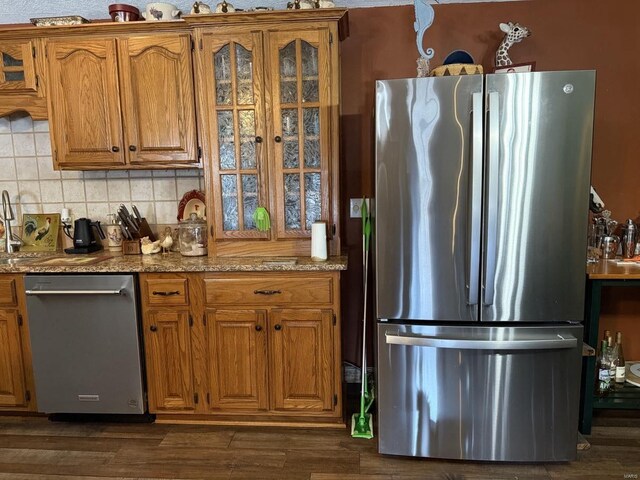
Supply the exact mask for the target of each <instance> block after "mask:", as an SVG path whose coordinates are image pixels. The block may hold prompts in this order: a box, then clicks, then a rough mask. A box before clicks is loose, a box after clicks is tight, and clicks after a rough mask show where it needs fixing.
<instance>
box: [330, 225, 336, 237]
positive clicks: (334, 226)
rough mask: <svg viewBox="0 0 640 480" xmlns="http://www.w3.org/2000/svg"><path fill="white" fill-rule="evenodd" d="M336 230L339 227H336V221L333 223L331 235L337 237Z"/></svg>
mask: <svg viewBox="0 0 640 480" xmlns="http://www.w3.org/2000/svg"><path fill="white" fill-rule="evenodd" d="M336 231H337V228H336V224H335V223H334V224H332V225H331V236H333V237H335V236H336Z"/></svg>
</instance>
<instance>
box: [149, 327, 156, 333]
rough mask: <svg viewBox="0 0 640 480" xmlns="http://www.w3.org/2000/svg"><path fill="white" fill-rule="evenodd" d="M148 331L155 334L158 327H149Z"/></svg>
mask: <svg viewBox="0 0 640 480" xmlns="http://www.w3.org/2000/svg"><path fill="white" fill-rule="evenodd" d="M149 330H151V331H152V332H155V331H156V330H158V327H156V326H155V325H151V326H150V327H149Z"/></svg>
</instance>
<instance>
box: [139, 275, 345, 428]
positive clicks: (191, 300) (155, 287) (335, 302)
mask: <svg viewBox="0 0 640 480" xmlns="http://www.w3.org/2000/svg"><path fill="white" fill-rule="evenodd" d="M141 285H142V297H143V316H144V322H143V323H144V339H145V348H146V359H147V362H146V363H147V376H148V380H147V382H148V386H149V408H150V411H151V412H152V413H156V414H157V415H158V420H159V421H163V420H164V421H203V422H207V421H208V422H233V423H288V424H290V423H301V424H302V423H307V424H309V423H318V424H328V423H331V424H340V423H342V404H341V395H340V389H341V379H340V334H339V332H340V325H339V312H340V304H339V273H337V272H286V273H281V272H280V273H260V274H255V273H215V274H214V273H210V274H186V275H184V274H175V275H174V274H142V275H141ZM180 285H182V286H183V288H178V287H179V286H180ZM182 292H184V294H183V293H182ZM180 296H182V298H183V300H179V297H180ZM184 414H190V415H191V416H190V417H185V416H184Z"/></svg>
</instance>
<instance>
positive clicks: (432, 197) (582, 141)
mask: <svg viewBox="0 0 640 480" xmlns="http://www.w3.org/2000/svg"><path fill="white" fill-rule="evenodd" d="M376 89H377V95H376V152H375V156H376V160H375V174H376V179H375V182H376V192H375V197H376V198H375V200H376V208H375V275H376V310H377V352H376V353H377V355H376V359H377V382H378V400H377V402H378V425H379V451H380V453H384V454H395V455H413V456H423V457H438V458H451V459H473V460H497V461H564V460H572V459H574V458H575V457H576V439H577V431H578V408H579V407H578V404H579V389H580V369H581V352H582V326H581V322H582V320H583V310H584V296H585V255H586V242H587V240H586V236H587V235H586V232H587V220H588V205H589V185H590V170H591V138H592V128H593V110H594V91H595V72H593V71H571V72H536V73H510V74H493V75H486V76H483V75H469V76H457V77H439V78H419V79H403V80H389V81H379V82H377V84H376Z"/></svg>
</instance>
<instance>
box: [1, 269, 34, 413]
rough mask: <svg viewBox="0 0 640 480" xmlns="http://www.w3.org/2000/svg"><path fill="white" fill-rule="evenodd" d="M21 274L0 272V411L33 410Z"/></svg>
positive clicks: (27, 334) (31, 377)
mask: <svg viewBox="0 0 640 480" xmlns="http://www.w3.org/2000/svg"><path fill="white" fill-rule="evenodd" d="M26 319H27V316H26V313H25V301H24V288H23V283H22V277H21V276H17V275H0V411H6V410H10V411H25V410H31V411H33V410H35V399H34V398H33V395H32V393H31V392H33V391H34V389H33V373H32V369H31V349H30V345H29V331H28V325H27V321H26Z"/></svg>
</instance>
